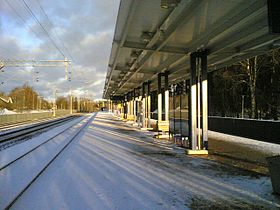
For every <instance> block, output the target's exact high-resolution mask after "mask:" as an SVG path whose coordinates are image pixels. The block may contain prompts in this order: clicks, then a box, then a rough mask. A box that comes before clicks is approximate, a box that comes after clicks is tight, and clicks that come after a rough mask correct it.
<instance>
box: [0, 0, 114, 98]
mask: <svg viewBox="0 0 280 210" xmlns="http://www.w3.org/2000/svg"><path fill="white" fill-rule="evenodd" d="M27 6H28V7H29V8H30V10H29V9H28V7H27ZM118 7H119V0H79V1H77V0H59V1H58V0H1V3H0V17H1V18H0V20H1V23H0V39H1V42H0V59H1V60H7V59H36V60H46V59H52V60H57V59H64V57H63V55H62V54H64V55H65V56H66V57H67V58H68V59H71V62H72V81H71V82H69V81H66V80H65V79H64V78H65V73H64V68H61V67H53V68H50V67H48V68H46V67H45V68H39V67H36V68H29V69H26V68H24V67H20V68H12V67H6V68H5V71H4V72H1V73H0V82H4V84H2V85H0V91H4V92H9V91H10V90H11V89H13V88H14V87H17V86H21V85H23V84H24V83H28V84H30V85H31V86H33V87H34V88H35V89H36V90H37V91H38V92H39V94H41V95H43V96H44V97H45V98H48V97H49V96H50V95H51V93H52V91H53V89H54V88H55V89H57V90H58V94H59V95H66V94H68V93H69V90H70V89H72V91H73V92H74V94H76V95H80V96H84V95H85V94H86V95H87V96H90V97H92V98H95V99H97V98H101V97H102V91H103V86H104V81H105V75H106V71H107V64H108V59H109V55H110V50H111V44H112V40H113V34H114V29H115V22H116V18H117V12H118ZM30 11H31V12H30ZM32 13H33V14H34V16H35V17H34V16H32ZM36 19H37V20H39V22H40V24H41V25H42V26H43V28H44V29H43V28H42V26H41V25H40V24H39V23H38V22H37V21H36ZM46 31H47V32H46ZM47 34H49V35H50V37H51V39H50V37H48V35H47ZM55 45H56V46H55ZM57 48H59V50H60V51H61V52H62V53H60V52H59V50H58V49H57ZM37 71H38V72H39V73H38V75H39V82H34V81H33V78H34V74H35V73H34V72H37Z"/></svg>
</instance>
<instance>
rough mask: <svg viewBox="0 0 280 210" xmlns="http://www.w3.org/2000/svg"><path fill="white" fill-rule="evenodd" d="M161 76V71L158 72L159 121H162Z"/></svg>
mask: <svg viewBox="0 0 280 210" xmlns="http://www.w3.org/2000/svg"><path fill="white" fill-rule="evenodd" d="M161 76H162V74H161V73H160V74H158V122H161V121H162V95H161Z"/></svg>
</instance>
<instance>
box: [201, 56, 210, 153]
mask: <svg viewBox="0 0 280 210" xmlns="http://www.w3.org/2000/svg"><path fill="white" fill-rule="evenodd" d="M201 79H202V139H203V147H205V149H208V82H207V51H204V52H201Z"/></svg>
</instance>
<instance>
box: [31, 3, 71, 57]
mask: <svg viewBox="0 0 280 210" xmlns="http://www.w3.org/2000/svg"><path fill="white" fill-rule="evenodd" d="M36 2H37V4H38V5H39V8H40V10H41V11H42V13H43V15H44V16H45V17H46V19H47V21H48V22H49V25H50V26H51V27H53V28H54V29H53V31H54V33H55V35H56V37H57V39H58V40H59V42H60V43H61V45H62V47H63V48H64V50H65V52H66V53H67V54H68V55H69V58H70V59H71V60H72V62H75V60H74V58H73V56H72V54H71V53H70V51H69V50H68V48H67V47H66V45H65V44H64V42H63V40H62V39H61V38H60V36H59V35H58V33H57V31H56V29H55V27H54V25H53V23H52V21H51V20H50V18H49V16H48V14H47V13H46V11H45V10H44V8H43V7H42V5H41V3H40V1H39V0H36Z"/></svg>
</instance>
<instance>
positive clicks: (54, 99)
mask: <svg viewBox="0 0 280 210" xmlns="http://www.w3.org/2000/svg"><path fill="white" fill-rule="evenodd" d="M55 110H56V90H54V91H53V117H55V114H56V113H55Z"/></svg>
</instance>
